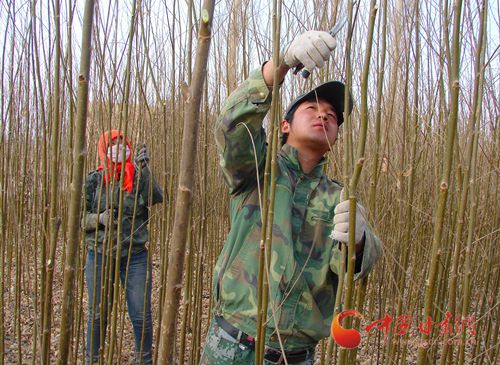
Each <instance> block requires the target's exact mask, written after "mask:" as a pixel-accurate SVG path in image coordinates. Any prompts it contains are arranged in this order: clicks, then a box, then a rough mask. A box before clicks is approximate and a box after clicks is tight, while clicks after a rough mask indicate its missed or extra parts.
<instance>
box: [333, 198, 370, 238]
mask: <svg viewBox="0 0 500 365" xmlns="http://www.w3.org/2000/svg"><path fill="white" fill-rule="evenodd" d="M349 204H350V203H349V200H344V201H343V202H340V203H339V204H337V206H336V207H335V210H334V211H333V213H334V216H333V224H334V226H333V231H332V234H331V236H330V237H331V238H333V239H335V240H337V241H339V242H344V243H348V242H349ZM365 217H366V214H365V208H363V206H362V205H361V204H359V203H356V233H355V242H356V244H358V243H360V242H361V240H362V239H363V235H364V234H365V229H366V218H365Z"/></svg>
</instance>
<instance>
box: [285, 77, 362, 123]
mask: <svg viewBox="0 0 500 365" xmlns="http://www.w3.org/2000/svg"><path fill="white" fill-rule="evenodd" d="M344 92H345V85H344V84H343V83H342V82H340V81H328V82H325V83H324V84H321V85H319V86H318V87H316V88H314V89H312V90H311V91H309V92H307V93H305V94H303V95H301V96H299V97H298V98H296V99H295V100H294V101H292V103H291V104H290V105H289V106H288V109H287V110H286V112H285V116H284V119H286V120H290V118H291V115H290V114H291V111H292V110H293V109H294V108H295V107H296V106H298V105H299V104H300V103H302V102H304V101H309V100H316V98H318V99H321V100H324V101H326V102H327V103H330V105H331V106H333V108H334V109H335V111H336V112H337V120H338V122H337V124H338V125H339V126H340V125H341V124H342V123H344ZM353 106H354V102H353V100H352V95H351V93H349V114H351V112H352V108H353Z"/></svg>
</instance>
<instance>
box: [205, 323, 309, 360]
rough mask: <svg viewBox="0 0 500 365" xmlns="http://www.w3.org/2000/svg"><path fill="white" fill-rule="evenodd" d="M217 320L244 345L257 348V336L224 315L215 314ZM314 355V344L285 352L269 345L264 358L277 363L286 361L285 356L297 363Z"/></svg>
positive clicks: (253, 348)
mask: <svg viewBox="0 0 500 365" xmlns="http://www.w3.org/2000/svg"><path fill="white" fill-rule="evenodd" d="M215 320H216V322H217V324H218V325H219V327H220V328H222V329H223V330H224V331H226V332H227V334H228V335H229V336H231V337H232V338H234V339H235V340H236V341H238V342H239V343H240V344H242V345H243V346H246V347H248V348H250V349H252V350H255V338H253V337H252V336H249V335H247V334H246V333H245V332H243V331H240V330H239V329H237V328H236V327H234V326H233V325H232V324H231V323H229V322H228V321H226V320H225V319H224V317H222V316H215ZM311 356H314V346H313V347H310V348H308V349H305V350H288V351H287V350H285V353H284V354H283V353H282V352H281V351H280V350H277V349H274V348H272V347H267V346H266V348H265V350H264V359H266V360H268V361H271V362H274V363H276V364H282V363H284V357H286V361H287V362H288V363H289V364H297V363H300V362H302V361H305V360H307V359H309V358H310V357H311Z"/></svg>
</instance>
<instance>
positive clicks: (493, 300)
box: [0, 0, 500, 365]
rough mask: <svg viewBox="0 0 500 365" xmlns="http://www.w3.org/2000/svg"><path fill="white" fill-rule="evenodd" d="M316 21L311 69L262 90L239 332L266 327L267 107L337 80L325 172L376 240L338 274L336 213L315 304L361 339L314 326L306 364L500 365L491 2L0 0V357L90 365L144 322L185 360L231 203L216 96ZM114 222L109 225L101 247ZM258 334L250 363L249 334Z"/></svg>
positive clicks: (197, 353)
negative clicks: (326, 297)
mask: <svg viewBox="0 0 500 365" xmlns="http://www.w3.org/2000/svg"><path fill="white" fill-rule="evenodd" d="M336 25H337V28H336V29H335V31H337V33H336V34H335V39H336V42H337V44H336V47H335V48H334V49H333V51H332V52H331V57H330V58H329V59H328V60H327V61H326V62H325V64H324V66H323V67H322V68H315V69H312V70H310V76H309V77H307V78H306V77H304V76H303V74H302V72H297V73H296V74H294V73H293V72H292V71H293V70H291V71H290V72H288V74H287V75H286V76H285V79H284V81H283V82H282V83H281V84H279V82H277V81H276V79H275V82H274V85H272V86H270V89H272V104H271V107H270V111H269V113H268V114H267V116H266V117H265V119H264V122H263V128H264V129H265V131H266V136H267V137H266V138H267V155H266V157H267V160H266V161H262V163H261V164H259V166H258V167H257V170H259V171H258V172H259V173H260V176H261V177H262V181H263V182H264V183H263V184H262V186H259V189H260V190H262V191H260V190H259V194H261V195H260V196H259V199H260V200H259V202H260V203H261V204H260V205H258V206H256V209H260V215H261V217H262V218H261V220H260V221H259V222H258V223H256V224H261V225H262V227H261V228H262V232H263V234H262V240H261V242H260V252H261V254H260V256H259V258H258V260H257V259H256V260H254V261H255V262H253V263H252V265H253V264H255V265H256V266H255V267H257V265H260V266H259V270H260V271H259V276H258V277H256V278H255V282H254V281H252V280H248V282H247V281H244V280H246V279H248V278H246V277H245V278H243V279H242V278H239V279H238V280H242V283H241V285H243V286H245V285H255V286H256V287H258V290H257V289H256V291H258V293H259V296H258V302H259V303H258V305H259V307H258V308H259V310H258V313H259V315H258V317H257V322H256V324H257V331H261V332H260V333H262V334H264V333H269V332H264V331H266V328H267V327H269V326H272V327H273V328H274V329H275V332H277V334H278V337H279V332H280V328H279V327H278V328H276V327H275V323H276V322H275V321H276V318H274V317H273V316H274V314H273V313H275V312H274V310H277V309H280V308H281V305H282V304H283V303H276V302H274V301H273V300H274V299H273V298H275V297H276V296H275V293H274V292H273V290H276V288H277V286H275V285H272V284H271V283H270V281H269V280H270V278H269V277H270V276H271V274H270V271H269V270H270V267H271V266H272V265H273V263H272V262H270V260H269V258H270V257H271V254H270V252H271V250H272V245H273V239H272V237H274V230H275V227H274V226H273V219H276V218H275V217H277V216H278V215H280V216H281V215H282V214H283V212H282V211H280V209H282V206H281V205H280V204H281V202H279V201H274V199H275V194H274V192H275V189H276V179H275V178H276V173H275V171H276V170H275V169H276V168H277V167H276V166H277V164H276V159H275V156H276V155H277V154H278V153H280V152H279V151H280V148H281V144H280V138H279V137H280V132H281V130H280V126H281V121H282V119H283V115H284V114H283V112H284V111H285V110H286V108H287V106H288V105H289V104H290V102H291V101H292V100H294V99H295V98H296V97H298V96H299V95H301V94H303V93H304V92H307V91H309V90H311V89H313V88H315V87H316V86H318V85H320V84H322V83H324V82H326V81H330V80H339V81H341V82H343V83H344V84H345V86H346V89H347V90H349V91H350V93H351V95H352V99H353V105H354V107H353V110H352V113H351V114H350V115H347V114H346V113H344V123H343V124H342V126H341V127H340V128H339V132H338V139H337V141H336V143H335V144H333V145H332V146H331V149H330V151H328V152H327V153H326V155H325V158H326V164H325V165H323V166H324V167H323V172H324V173H325V174H326V175H327V176H328V177H329V178H331V179H333V180H335V181H338V182H340V183H341V184H342V185H343V186H344V187H345V188H344V190H345V191H346V192H348V194H347V195H348V198H350V199H351V202H352V203H353V204H351V208H352V209H354V208H355V207H356V205H355V201H356V199H358V201H359V202H360V203H362V205H363V206H364V208H365V210H366V214H365V216H366V217H365V218H366V221H367V222H368V225H369V227H371V228H370V229H371V231H372V232H373V233H374V234H376V235H377V236H378V237H379V238H380V242H382V245H383V249H382V254H381V258H380V259H379V260H378V262H377V263H376V264H375V266H374V268H373V270H372V271H371V272H370V273H369V275H368V276H366V277H364V278H362V279H360V280H354V279H355V275H353V274H354V266H355V265H354V257H355V252H354V251H355V247H356V246H355V244H354V243H355V242H354V237H355V236H354V234H355V232H354V231H352V232H350V234H351V235H350V237H349V243H347V244H344V243H340V244H339V250H340V251H339V252H340V254H339V255H341V257H342V261H341V264H340V266H341V267H345V268H346V270H345V272H340V273H339V274H338V277H337V276H336V278H337V279H338V286H337V287H336V288H335V290H332V293H335V295H331V303H334V308H335V309H334V313H331V315H332V316H334V317H335V315H338V314H342V313H343V314H344V315H346V316H347V313H354V312H347V311H348V310H355V311H356V313H357V315H356V316H350V318H344V319H342V322H341V325H342V326H343V328H344V329H347V328H353V329H355V330H356V331H355V332H357V333H358V334H359V335H360V339H361V342H360V343H359V344H357V345H356V346H355V347H354V348H350V349H348V348H345V346H341V345H340V344H339V341H338V340H336V339H335V338H334V337H333V336H329V337H326V338H324V339H322V340H321V341H319V343H318V344H317V346H316V352H315V360H314V363H315V364H342V365H347V364H362V365H368V364H418V365H424V364H439V365H451V364H453V365H455V364H459V365H462V364H468V365H472V364H473V365H480V364H498V363H499V356H500V339H499V333H500V331H499V317H500V287H499V284H500V283H499V278H500V254H499V249H500V246H499V244H500V179H499V178H500V7H499V4H498V2H497V1H491V0H471V1H464V0H439V1H438V0H428V1H421V0H418V1H401V0H362V1H354V0H332V1H330V0H313V1H305V2H304V1H302V0H300V1H299V0H287V1H283V0H273V1H264V0H220V1H214V0H203V1H193V0H186V1H177V0H172V1H160V0H126V1H110V2H107V1H95V0H78V1H63V0H51V1H24V2H23V1H13V0H9V1H2V2H1V4H0V40H1V43H0V44H1V47H0V49H1V50H2V55H1V58H0V59H1V61H0V78H1V79H0V88H1V89H0V110H1V122H0V123H1V131H0V364H54V363H57V364H85V363H87V361H88V360H89V359H88V356H89V355H88V354H89V349H90V348H92V347H95V348H96V349H97V350H96V353H95V358H94V359H93V362H97V363H99V364H134V363H136V361H137V363H148V361H149V360H144V359H146V357H143V358H140V357H138V358H137V359H136V355H135V353H136V351H137V349H138V348H139V347H140V348H141V349H142V350H144V349H145V348H147V347H148V346H149V345H148V343H149V342H151V341H152V347H151V348H152V349H151V353H150V358H152V360H153V362H154V363H155V364H190V365H191V364H192V365H196V364H198V363H199V360H200V357H201V354H202V352H203V348H204V345H205V343H206V342H207V341H208V339H209V338H208V339H207V332H208V329H209V325H210V322H211V321H212V318H213V317H214V315H215V314H220V312H219V310H220V306H218V302H217V297H216V295H214V292H217V291H218V290H219V289H220V288H219V287H218V286H217V285H215V286H214V282H217V280H214V277H215V276H216V273H217V272H215V273H214V268H215V266H216V262H217V258H218V257H219V254H220V253H221V250H222V248H223V246H224V242H225V240H226V238H227V236H228V232H229V230H230V228H231V227H232V224H233V222H231V216H232V213H233V210H231V209H235V210H236V209H238V207H236V208H235V207H234V206H231V205H230V200H231V197H232V195H231V194H230V191H229V189H228V187H227V185H226V184H225V181H226V178H227V176H224V174H223V173H222V170H221V163H220V158H221V156H222V155H221V151H220V150H218V149H217V144H216V138H215V137H214V126H215V124H216V122H217V120H218V116H219V115H220V113H221V110H222V109H223V107H224V102H225V100H226V99H227V98H228V96H229V95H230V94H231V93H232V92H233V91H234V90H235V89H236V88H237V87H238V86H239V85H241V83H242V82H243V81H244V80H245V79H247V78H248V77H249V75H251V74H252V72H253V71H254V70H258V69H261V68H262V67H263V65H264V63H265V62H266V61H268V60H272V62H273V65H279V64H280V63H281V62H285V61H284V60H286V57H284V55H285V54H286V52H287V49H288V47H289V46H290V44H291V43H292V42H293V41H294V39H296V38H297V37H298V36H300V35H301V34H302V33H304V32H306V31H310V30H317V31H330V30H332V28H334V27H335V26H336ZM274 70H275V71H276V73H275V75H278V72H279V69H278V68H275V69H274ZM249 90H250V91H248V93H250V94H251V93H252V89H249ZM254 96H255V95H253V94H252V95H250V96H249V97H250V98H253V97H254ZM345 100H347V99H344V101H345ZM257 107H260V106H259V105H257ZM237 122H241V121H237ZM242 123H243V124H244V122H242ZM234 124H236V122H235V123H234ZM291 125H292V126H293V124H291ZM234 128H236V126H235V127H234ZM247 128H248V127H247ZM250 129H251V127H250V128H249V129H248V133H250ZM112 130H118V131H121V134H120V136H119V137H118V138H115V139H112V138H114V137H111V136H113V133H115V132H112ZM117 133H118V132H117ZM245 133H246V132H245ZM114 136H115V137H116V134H114ZM116 141H118V142H116ZM125 141H127V143H126V142H125ZM115 142H116V143H117V144H116V145H114V146H113V144H114V143H115ZM256 143H257V142H256ZM144 146H145V148H144ZM113 148H114V149H113ZM234 148H235V149H238V146H236V147H234ZM241 148H244V147H241ZM249 150H251V148H249ZM110 151H111V152H110ZM112 151H118V152H116V153H119V157H117V160H116V161H115V160H113V161H115V163H110V162H109V161H110V159H112V158H113V157H112V153H113V152H112ZM252 151H253V150H252ZM225 152H226V153H228V154H231V153H232V151H225ZM238 152H240V151H239V150H238V151H235V152H234V153H235V154H237V153H238ZM254 152H255V151H254ZM110 153H111V155H110ZM106 161H107V162H106ZM126 161H130V162H126ZM122 166H125V167H122ZM96 171H97V172H96ZM143 175H144V176H146V175H147V179H148V180H144V181H146V182H144V183H142V181H143V180H140V179H146V177H143ZM96 176H102V180H99V181H100V183H97V185H96V184H94V185H93V184H92V181H94V180H92V179H94V178H95V177H96ZM113 176H115V177H116V178H113ZM134 179H139V180H140V181H141V183H139V180H137V182H136V180H134ZM136 183H137V186H136V185H135V184H136ZM155 184H156V185H155ZM113 189H114V190H113ZM141 189H142V190H141ZM155 189H157V190H158V191H159V192H158V191H157V192H156V194H160V195H162V196H163V199H158V200H157V201H155V196H159V195H155ZM103 191H105V192H103ZM98 194H102V195H98ZM96 196H97V198H96ZM233 196H234V195H233ZM276 196H277V195H276ZM99 197H101V198H99ZM110 197H112V198H110ZM276 199H277V198H276ZM96 201H98V203H96ZM155 203H156V204H155ZM96 204H97V205H96ZM108 204H110V205H108ZM353 207H354V208H353ZM278 213H279V214H278ZM329 219H330V220H331V219H332V217H330V218H329ZM274 223H275V225H276V222H274ZM325 224H331V222H326V223H325ZM89 227H91V228H89ZM278 228H279V227H278ZM127 232H128V233H127ZM266 232H267V233H266ZM270 232H273V234H271V233H270ZM127 234H128V236H127ZM123 236H127V237H125V238H123V241H122V242H125V241H126V242H129V243H130V244H129V245H124V244H122V245H117V238H116V237H123ZM103 237H104V238H103ZM113 237H114V238H113ZM141 240H143V241H141ZM132 241H133V242H132ZM252 243H253V242H252ZM245 244H251V243H249V242H245ZM134 245H135V246H134ZM141 245H142V246H141ZM137 247H142V250H141V249H136V248H137ZM122 248H123V252H122ZM97 252H99V258H101V257H102V262H101V261H100V260H101V259H99V260H97V259H95V257H97V256H94V255H97ZM311 252H312V249H311ZM143 254H144V255H143ZM139 255H143V257H144V261H143V264H141V265H142V266H141V267H143V268H144V269H145V268H147V267H151V269H152V270H147V274H146V276H145V278H143V279H142V281H141V282H140V283H139V285H138V286H137V283H135V282H134V281H135V280H133V279H131V280H130V281H129V280H128V278H132V277H135V276H134V275H137V270H138V267H137V266H136V265H135V264H134V263H135V262H136V260H137V258H138V257H139ZM309 256H311V254H310V253H309ZM313 256H314V255H313ZM313 258H314V257H313ZM308 260H309V258H308ZM308 262H309V261H306V265H305V267H304V268H303V270H304V271H307V270H308V268H307V267H306V266H307V263H308ZM246 265H248V263H247V264H246ZM98 267H100V268H102V271H100V273H101V274H100V275H101V276H100V277H97V278H96V276H95V275H94V274H93V272H92V269H97V268H98ZM221 275H222V274H221ZM304 275H305V274H304ZM123 279H125V280H123ZM215 279H217V277H215ZM297 280H298V279H297ZM129 282H130V285H135V286H134V287H133V288H134V289H132V290H129V291H127V285H129ZM132 283H133V284H132ZM139 289H140V290H139ZM141 290H145V291H146V292H147V291H148V290H151V300H150V305H151V321H152V331H148V329H147V328H146V326H143V327H142V332H141V330H140V328H139V331H138V333H139V335H137V328H135V327H134V326H133V323H134V324H135V323H137V322H136V321H137V320H138V319H137V318H135V317H134V313H132V312H133V310H132V311H131V307H130V306H131V301H132V299H131V298H133V297H134V295H135V296H137V295H138V297H139V299H140V300H139V301H140V303H141V304H142V303H143V302H144V303H146V301H147V299H146V298H147V296H145V295H142V291H141ZM226 295H227V294H226ZM99 299H100V301H101V302H100V304H99V305H94V306H93V304H96V302H97V301H99ZM285 299H286V298H285ZM285 299H284V300H285ZM127 305H129V310H127ZM312 305H313V304H311V306H312ZM91 308H94V309H95V310H94V311H93V312H92V311H91V310H90V309H91ZM139 312H140V313H142V312H143V311H139ZM236 313H238V311H237V310H236ZM135 314H136V315H137V313H135ZM242 315H243V316H244V315H245V314H242ZM142 316H144V323H146V314H145V313H142V314H140V315H139V317H140V318H139V321H142ZM266 316H267V317H268V318H267V320H266ZM96 318H97V319H96ZM308 318H309V317H308V316H307V315H306V316H304V317H300V318H295V321H298V323H299V325H300V321H307V320H308ZM336 318H342V316H340V317H336ZM273 320H274V321H273ZM91 322H92V323H95V325H94V324H90V323H91ZM140 323H142V322H140ZM98 324H99V326H98ZM328 325H329V323H328ZM95 326H98V327H99V330H98V331H97V332H99V333H97V335H94V336H89V331H93V330H94V327H95ZM134 330H135V331H134ZM149 332H151V336H152V339H151V336H149V340H148V339H147V338H148V335H147V334H148V333H149ZM99 335H100V336H99ZM349 336H350V335H349ZM254 337H255V341H256V342H255V346H256V347H255V351H256V356H255V359H256V360H252V361H251V363H252V364H253V363H254V362H255V363H256V364H257V363H259V361H262V360H261V356H267V355H265V354H266V353H267V352H266V351H267V350H266V351H264V342H265V341H263V340H262V339H263V336H259V333H257V335H256V336H254ZM285 337H286V336H285ZM280 338H281V337H280ZM148 341H149V342H148ZM286 343H287V342H285V345H286ZM340 343H341V342H340ZM241 346H242V345H240V347H241ZM282 361H283V362H282V363H287V364H288V363H290V364H291V363H293V362H290V361H287V360H282ZM217 363H220V364H225V363H226V362H217ZM227 363H230V362H227ZM231 363H232V362H231ZM234 363H239V362H234ZM261 363H262V362H261Z"/></svg>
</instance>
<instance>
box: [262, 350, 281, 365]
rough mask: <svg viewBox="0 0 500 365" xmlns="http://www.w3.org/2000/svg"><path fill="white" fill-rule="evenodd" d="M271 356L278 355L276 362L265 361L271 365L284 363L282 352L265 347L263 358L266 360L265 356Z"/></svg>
mask: <svg viewBox="0 0 500 365" xmlns="http://www.w3.org/2000/svg"><path fill="white" fill-rule="evenodd" d="M271 354H272V355H275V356H277V355H279V358H278V360H276V361H272V360H270V359H266V360H268V361H271V362H272V363H273V364H278V365H279V364H283V363H284V360H285V357H284V356H283V352H282V351H280V350H276V349H274V348H272V347H269V346H265V349H264V358H266V355H271Z"/></svg>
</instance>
